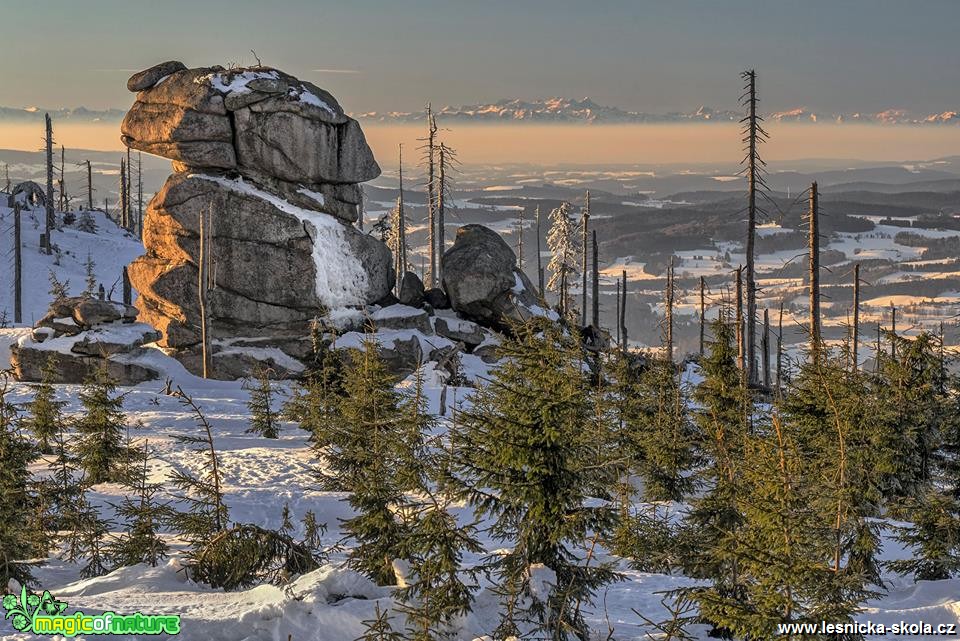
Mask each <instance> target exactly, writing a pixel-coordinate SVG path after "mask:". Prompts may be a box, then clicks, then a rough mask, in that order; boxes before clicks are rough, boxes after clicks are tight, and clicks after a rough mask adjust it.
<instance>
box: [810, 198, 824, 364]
mask: <svg viewBox="0 0 960 641" xmlns="http://www.w3.org/2000/svg"><path fill="white" fill-rule="evenodd" d="M808 215H809V218H810V237H809V243H808V244H809V263H810V351H811V353H812V354H813V355H814V356H817V355H818V354H819V352H820V344H821V339H822V336H821V334H820V204H819V193H818V191H817V183H813V184H812V185H810V211H809V214H808Z"/></svg>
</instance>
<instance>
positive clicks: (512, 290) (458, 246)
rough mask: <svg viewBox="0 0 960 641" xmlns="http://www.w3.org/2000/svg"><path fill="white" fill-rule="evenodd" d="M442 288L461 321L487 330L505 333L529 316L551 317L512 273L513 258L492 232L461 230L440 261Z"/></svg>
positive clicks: (531, 289)
mask: <svg viewBox="0 0 960 641" xmlns="http://www.w3.org/2000/svg"><path fill="white" fill-rule="evenodd" d="M442 261H443V263H442V265H443V288H444V290H446V292H447V295H448V296H449V297H450V305H451V306H452V307H453V309H454V310H456V311H457V312H459V313H460V314H461V315H463V316H465V317H467V318H470V319H472V320H475V321H477V322H478V323H481V324H483V325H486V326H490V327H499V328H508V327H509V324H510V323H511V322H523V321H526V320H528V319H530V318H531V317H533V316H552V317H554V318H555V314H553V313H552V312H549V311H547V310H544V309H543V308H542V307H540V306H539V305H538V303H537V297H536V294H535V293H534V292H535V291H536V290H535V289H534V287H533V285H532V284H531V283H530V279H528V278H527V276H526V274H524V273H523V272H521V271H520V270H519V269H517V255H516V254H514V253H513V250H512V249H511V248H510V246H509V245H507V243H506V242H505V241H504V240H503V238H501V237H500V235H499V234H497V232H495V231H493V230H491V229H489V228H487V227H484V226H483V225H464V226H462V227H460V229H458V230H457V236H456V239H455V240H454V243H453V246H452V247H451V248H450V249H448V250H447V251H446V252H445V253H444V254H443V258H442Z"/></svg>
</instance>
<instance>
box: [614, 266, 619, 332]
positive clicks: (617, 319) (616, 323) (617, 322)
mask: <svg viewBox="0 0 960 641" xmlns="http://www.w3.org/2000/svg"><path fill="white" fill-rule="evenodd" d="M614 325H616V327H617V346H618V347H619V346H620V279H619V278H618V279H617V317H616V322H615V323H614Z"/></svg>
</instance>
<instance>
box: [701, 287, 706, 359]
mask: <svg viewBox="0 0 960 641" xmlns="http://www.w3.org/2000/svg"><path fill="white" fill-rule="evenodd" d="M706 290H707V282H706V279H705V278H704V277H703V276H701V277H700V356H703V350H704V326H705V325H706V322H707V291H706Z"/></svg>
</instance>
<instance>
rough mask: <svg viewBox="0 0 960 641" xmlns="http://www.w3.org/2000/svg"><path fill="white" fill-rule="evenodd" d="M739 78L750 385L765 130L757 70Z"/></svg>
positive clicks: (754, 353)
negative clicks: (743, 112)
mask: <svg viewBox="0 0 960 641" xmlns="http://www.w3.org/2000/svg"><path fill="white" fill-rule="evenodd" d="M741 78H743V79H744V80H745V81H746V83H747V84H746V86H745V87H744V93H743V95H742V96H741V103H742V104H743V105H744V106H746V107H747V115H746V117H745V118H744V119H743V120H742V121H741V122H742V123H744V132H743V133H744V135H745V137H744V142H745V143H746V144H747V148H746V152H747V154H746V157H745V159H744V162H745V163H746V165H747V167H746V169H747V172H746V173H747V243H746V244H747V247H746V254H747V256H746V289H747V291H746V295H747V310H746V314H747V319H746V320H747V327H746V334H747V335H746V352H747V353H746V357H745V358H746V361H747V380H748V381H749V382H750V383H751V384H753V383H756V382H757V283H756V274H755V265H756V234H757V191H758V190H759V189H761V188H764V187H765V184H764V181H763V177H762V175H761V173H760V172H761V170H762V166H763V160H761V159H760V153H759V144H760V143H761V142H763V141H764V140H766V137H767V132H766V131H764V129H763V126H762V125H761V122H762V121H763V118H762V117H760V116H759V115H758V114H757V103H758V102H759V101H758V99H757V73H756V71H754V70H753V69H750V70H748V71H744V72H743V73H742V74H741Z"/></svg>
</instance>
